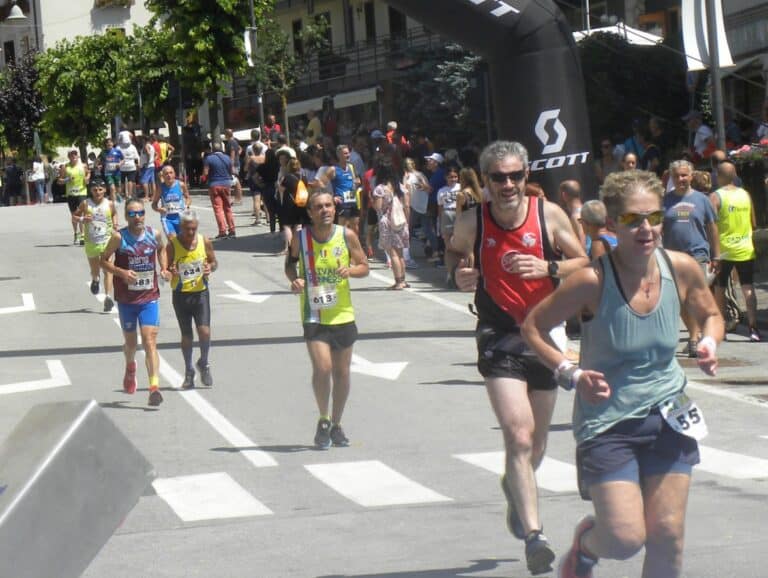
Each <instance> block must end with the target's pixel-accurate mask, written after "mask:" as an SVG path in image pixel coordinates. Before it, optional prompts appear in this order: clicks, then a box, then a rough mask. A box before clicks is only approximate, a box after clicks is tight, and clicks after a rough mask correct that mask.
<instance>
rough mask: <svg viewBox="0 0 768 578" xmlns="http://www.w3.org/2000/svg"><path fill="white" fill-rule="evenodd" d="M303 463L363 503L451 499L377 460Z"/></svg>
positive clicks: (340, 492)
mask: <svg viewBox="0 0 768 578" xmlns="http://www.w3.org/2000/svg"><path fill="white" fill-rule="evenodd" d="M304 467H305V468H306V469H307V470H308V471H309V472H310V473H311V474H312V475H313V476H315V477H316V478H317V479H318V480H320V481H321V482H323V483H324V484H326V485H328V486H330V487H331V488H333V489H334V490H336V491H337V492H338V493H339V494H341V495H342V496H344V497H346V498H349V499H350V500H352V501H353V502H355V503H357V504H359V505H361V506H364V507H374V506H395V505H401V504H417V503H429V502H448V501H451V498H448V497H446V496H443V495H442V494H438V493H437V492H435V491H433V490H430V489H429V488H427V487H425V486H422V485H421V484H419V483H418V482H415V481H413V480H411V479H409V478H407V477H405V476H404V475H402V474H400V473H399V472H397V471H395V470H393V469H392V468H390V467H389V466H387V465H385V464H383V463H382V462H380V461H377V460H370V461H361V462H342V463H333V464H313V465H307V466H304Z"/></svg>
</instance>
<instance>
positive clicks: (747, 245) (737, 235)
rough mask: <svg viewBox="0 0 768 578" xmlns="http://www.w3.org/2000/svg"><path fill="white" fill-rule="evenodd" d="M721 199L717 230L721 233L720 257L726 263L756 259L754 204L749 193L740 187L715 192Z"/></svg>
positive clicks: (724, 188)
mask: <svg viewBox="0 0 768 578" xmlns="http://www.w3.org/2000/svg"><path fill="white" fill-rule="evenodd" d="M715 194H716V195H717V197H718V199H720V211H719V213H718V214H717V228H718V232H719V233H720V257H721V258H722V259H723V260H725V261H749V260H751V259H754V258H755V246H754V245H753V244H752V213H751V211H752V204H751V201H750V197H749V193H748V192H747V191H745V190H744V189H741V188H739V187H723V188H721V189H717V191H715Z"/></svg>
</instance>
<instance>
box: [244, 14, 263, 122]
mask: <svg viewBox="0 0 768 578" xmlns="http://www.w3.org/2000/svg"><path fill="white" fill-rule="evenodd" d="M250 7H251V27H250V29H249V30H248V35H249V38H250V41H251V61H252V62H253V65H254V66H256V41H257V38H256V10H255V9H254V7H253V0H250ZM256 99H257V103H258V106H259V128H261V127H263V126H264V99H263V97H262V94H261V82H259V80H258V78H257V80H256Z"/></svg>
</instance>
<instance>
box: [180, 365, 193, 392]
mask: <svg viewBox="0 0 768 578" xmlns="http://www.w3.org/2000/svg"><path fill="white" fill-rule="evenodd" d="M194 388H195V370H194V369H188V370H187V371H186V372H184V381H182V382H181V389H194Z"/></svg>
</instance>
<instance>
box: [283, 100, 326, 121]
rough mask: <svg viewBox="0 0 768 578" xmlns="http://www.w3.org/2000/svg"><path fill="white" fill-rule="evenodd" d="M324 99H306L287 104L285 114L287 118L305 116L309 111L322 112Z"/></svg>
mask: <svg viewBox="0 0 768 578" xmlns="http://www.w3.org/2000/svg"><path fill="white" fill-rule="evenodd" d="M323 100H325V98H324V97H322V96H321V97H319V98H308V99H307V100H299V101H297V102H289V103H288V107H287V110H286V112H287V113H288V116H289V117H291V116H301V115H302V114H307V113H308V112H309V111H310V110H316V111H321V110H323Z"/></svg>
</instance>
